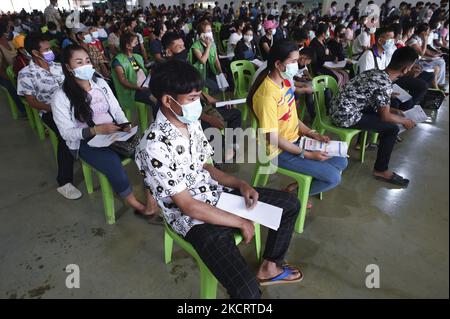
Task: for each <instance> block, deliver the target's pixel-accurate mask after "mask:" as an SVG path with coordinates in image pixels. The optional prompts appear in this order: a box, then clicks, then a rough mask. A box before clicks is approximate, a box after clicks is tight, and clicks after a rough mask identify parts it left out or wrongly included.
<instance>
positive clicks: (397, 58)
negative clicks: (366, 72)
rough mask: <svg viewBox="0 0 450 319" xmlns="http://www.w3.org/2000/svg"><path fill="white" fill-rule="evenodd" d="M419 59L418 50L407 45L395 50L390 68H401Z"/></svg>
mask: <svg viewBox="0 0 450 319" xmlns="http://www.w3.org/2000/svg"><path fill="white" fill-rule="evenodd" d="M418 59H419V55H418V54H417V52H416V50H414V49H413V48H412V47H410V46H406V47H403V48H400V49H397V50H395V51H394V54H393V55H392V58H391V62H390V63H389V65H388V68H389V69H391V70H401V69H403V68H405V67H408V66H410V65H411V64H413V63H414V62H416V61H417V60H418Z"/></svg>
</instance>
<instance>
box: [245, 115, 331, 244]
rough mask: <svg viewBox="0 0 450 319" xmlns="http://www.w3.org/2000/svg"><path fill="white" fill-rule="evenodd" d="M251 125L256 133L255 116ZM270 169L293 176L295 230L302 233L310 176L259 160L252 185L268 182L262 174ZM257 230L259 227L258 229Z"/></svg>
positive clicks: (267, 176)
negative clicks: (297, 204) (296, 210)
mask: <svg viewBox="0 0 450 319" xmlns="http://www.w3.org/2000/svg"><path fill="white" fill-rule="evenodd" d="M251 127H252V129H253V131H254V132H255V134H256V131H257V129H258V120H257V119H256V118H255V116H251ZM262 170H264V171H266V172H268V171H270V172H276V173H279V174H281V175H285V176H289V177H291V178H293V179H294V180H295V181H296V182H297V184H298V192H297V198H298V200H299V201H300V203H301V206H300V211H299V214H298V217H297V220H296V221H295V227H294V230H295V232H297V233H299V234H301V233H303V228H304V225H305V219H306V210H307V203H308V197H309V189H310V188H311V183H312V179H313V178H312V176H309V175H305V174H301V173H297V172H293V171H290V170H288V169H285V168H281V167H278V166H275V165H274V164H273V163H272V162H271V161H269V162H268V163H261V162H259V161H257V162H256V168H255V174H254V176H253V180H252V185H253V187H258V186H260V187H264V186H266V185H267V183H268V182H269V177H270V174H264V173H263V171H262ZM319 197H320V199H321V200H322V198H323V194H322V193H320V195H319ZM258 231H259V229H258ZM256 238H257V234H256V228H255V239H256ZM258 238H260V235H259V234H258Z"/></svg>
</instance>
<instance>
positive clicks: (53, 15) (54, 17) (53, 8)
mask: <svg viewBox="0 0 450 319" xmlns="http://www.w3.org/2000/svg"><path fill="white" fill-rule="evenodd" d="M57 6H58V0H50V5H49V6H48V7H47V8H45V10H44V17H45V22H46V23H49V22H50V21H52V22H54V23H55V24H56V29H57V30H58V31H61V16H60V14H59V11H58V9H57Z"/></svg>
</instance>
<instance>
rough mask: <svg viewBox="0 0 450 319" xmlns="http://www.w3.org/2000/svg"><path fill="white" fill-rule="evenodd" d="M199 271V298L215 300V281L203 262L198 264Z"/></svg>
mask: <svg viewBox="0 0 450 319" xmlns="http://www.w3.org/2000/svg"><path fill="white" fill-rule="evenodd" d="M198 267H199V269H200V298H201V299H216V297H217V279H216V277H215V276H214V275H213V274H212V273H211V271H210V270H209V269H208V267H206V265H205V264H204V263H203V262H198Z"/></svg>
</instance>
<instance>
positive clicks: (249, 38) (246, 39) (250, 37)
mask: <svg viewBox="0 0 450 319" xmlns="http://www.w3.org/2000/svg"><path fill="white" fill-rule="evenodd" d="M252 40H253V36H252V35H244V41H245V42H247V43H250V42H252Z"/></svg>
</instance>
